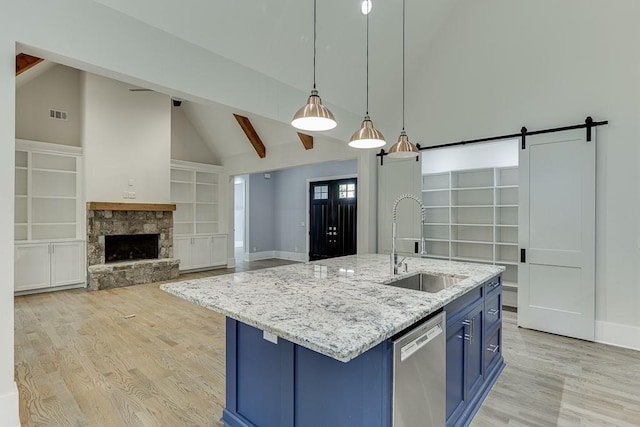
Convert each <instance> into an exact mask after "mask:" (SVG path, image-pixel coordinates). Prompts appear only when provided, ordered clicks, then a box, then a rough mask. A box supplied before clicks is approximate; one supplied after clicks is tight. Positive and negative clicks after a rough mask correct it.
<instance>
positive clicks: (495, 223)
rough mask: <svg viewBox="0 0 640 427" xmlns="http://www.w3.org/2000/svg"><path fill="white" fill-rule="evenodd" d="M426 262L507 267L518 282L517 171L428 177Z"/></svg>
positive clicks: (508, 277) (511, 280)
mask: <svg viewBox="0 0 640 427" xmlns="http://www.w3.org/2000/svg"><path fill="white" fill-rule="evenodd" d="M422 201H423V204H424V205H425V207H426V215H427V217H426V222H425V225H424V235H425V237H426V248H427V253H428V255H427V256H428V257H432V258H437V259H448V260H454V261H471V262H482V263H490V264H497V265H503V266H505V268H506V271H505V273H504V276H503V280H504V283H505V286H506V287H509V286H512V287H515V286H516V284H517V281H518V268H517V266H518V167H517V166H516V167H502V168H485V169H472V170H462V171H448V172H441V173H432V174H424V175H423V176H422Z"/></svg>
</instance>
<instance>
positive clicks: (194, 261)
mask: <svg viewBox="0 0 640 427" xmlns="http://www.w3.org/2000/svg"><path fill="white" fill-rule="evenodd" d="M222 172H223V169H222V167H221V166H214V165H207V164H201V163H193V162H183V161H178V160H174V161H172V162H171V202H172V203H175V204H176V211H175V212H174V216H173V234H174V257H175V258H179V259H180V270H193V269H201V268H209V267H212V266H221V265H226V264H227V247H226V238H227V236H226V234H221V233H222V228H223V227H222V225H221V218H222V208H223V203H222V194H223V191H222V185H223V173H222Z"/></svg>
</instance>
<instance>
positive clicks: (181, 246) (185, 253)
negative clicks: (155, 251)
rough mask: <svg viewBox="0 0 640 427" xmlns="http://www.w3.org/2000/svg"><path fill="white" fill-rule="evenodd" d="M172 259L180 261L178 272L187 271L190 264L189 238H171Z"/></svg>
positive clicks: (190, 266)
mask: <svg viewBox="0 0 640 427" xmlns="http://www.w3.org/2000/svg"><path fill="white" fill-rule="evenodd" d="M173 257H174V258H176V259H179V260H180V270H188V269H190V268H193V267H192V265H191V264H192V262H191V237H174V238H173Z"/></svg>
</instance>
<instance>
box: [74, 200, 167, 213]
mask: <svg viewBox="0 0 640 427" xmlns="http://www.w3.org/2000/svg"><path fill="white" fill-rule="evenodd" d="M87 210H88V211H146V212H168V211H175V210H176V205H175V204H172V203H118V202H87Z"/></svg>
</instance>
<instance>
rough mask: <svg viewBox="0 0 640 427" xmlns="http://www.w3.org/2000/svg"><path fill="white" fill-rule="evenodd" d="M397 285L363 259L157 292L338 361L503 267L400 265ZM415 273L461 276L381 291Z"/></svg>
mask: <svg viewBox="0 0 640 427" xmlns="http://www.w3.org/2000/svg"><path fill="white" fill-rule="evenodd" d="M406 263H407V265H408V271H409V272H408V273H403V274H401V275H399V276H397V277H396V278H394V277H393V275H392V274H391V271H390V260H389V256H388V255H378V254H366V255H351V256H346V257H340V258H332V259H328V260H323V261H314V262H310V263H306V264H291V265H285V266H281V267H273V268H268V269H264V270H256V271H250V272H244V273H234V274H226V275H222V276H215V277H208V278H203V279H196V280H185V281H182V282H177V283H169V284H165V285H162V286H161V287H160V288H161V289H162V290H164V291H166V292H169V293H172V294H174V295H176V296H178V297H180V298H184V299H186V300H188V301H191V302H193V303H195V304H199V305H201V306H203V307H206V308H209V309H211V310H213V311H216V312H218V313H221V314H224V315H225V316H228V317H231V318H233V319H236V320H239V321H241V322H243V323H246V324H248V325H251V326H255V327H256V328H259V329H262V330H264V331H267V332H270V333H272V334H275V335H277V336H278V337H280V338H283V339H286V340H288V341H291V342H293V343H295V344H299V345H301V346H303V347H306V348H309V349H311V350H314V351H316V352H318V353H321V354H324V355H326V356H329V357H332V358H334V359H337V360H339V361H342V362H348V361H349V360H351V359H353V358H355V357H357V356H359V355H360V354H362V353H364V352H365V351H367V350H369V349H370V348H372V347H374V346H376V345H377V344H379V343H381V342H382V341H384V340H385V339H387V338H390V337H391V336H393V335H395V334H396V333H398V332H400V331H402V330H403V329H405V328H406V327H408V326H411V325H412V324H414V323H416V322H417V321H419V320H420V319H422V318H424V317H426V316H428V315H429V314H430V313H432V312H433V311H435V310H437V309H439V308H440V307H442V306H444V305H446V304H447V303H449V302H451V301H453V300H454V299H456V298H458V297H459V296H461V295H463V294H465V293H466V292H468V291H469V290H471V289H473V288H475V287H477V286H478V285H480V284H482V283H483V282H484V281H486V280H487V279H489V278H491V277H493V276H495V275H497V274H499V273H501V272H502V271H504V267H501V266H492V265H485V264H471V263H462V262H452V261H442V260H434V259H426V258H424V259H421V258H407V259H406ZM418 272H425V273H435V274H445V275H456V276H467V278H466V279H464V280H462V281H460V282H458V283H457V284H456V285H453V286H451V287H449V288H447V289H445V290H443V291H440V292H437V293H428V292H420V291H413V290H407V289H402V288H397V287H394V286H385V285H384V284H385V283H389V282H390V281H393V280H396V279H397V278H402V277H404V276H411V275H414V274H416V273H418Z"/></svg>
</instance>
